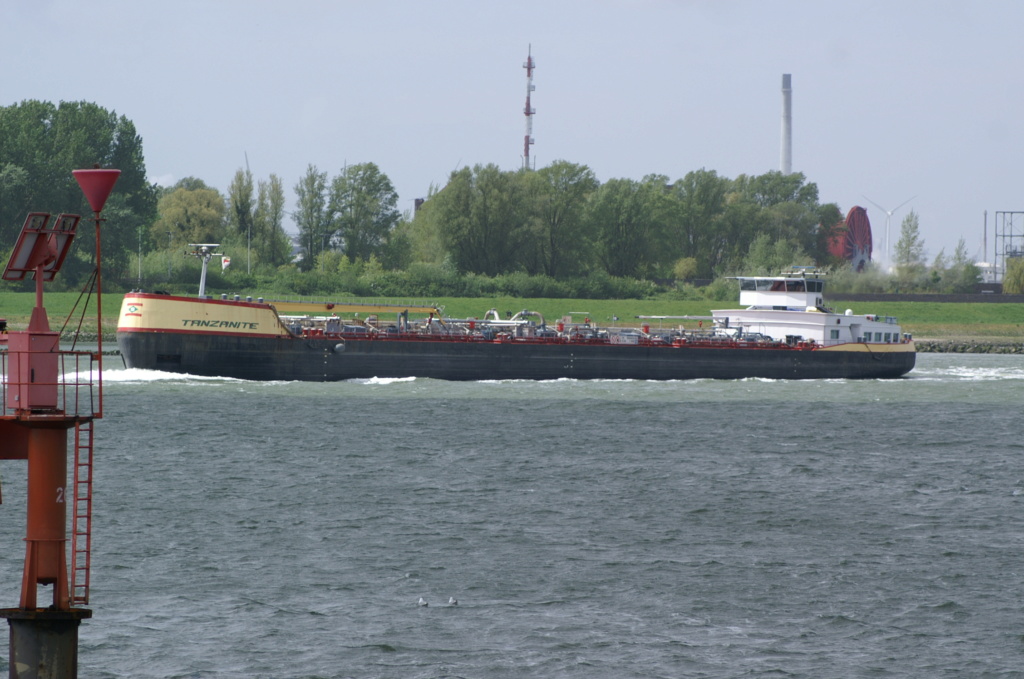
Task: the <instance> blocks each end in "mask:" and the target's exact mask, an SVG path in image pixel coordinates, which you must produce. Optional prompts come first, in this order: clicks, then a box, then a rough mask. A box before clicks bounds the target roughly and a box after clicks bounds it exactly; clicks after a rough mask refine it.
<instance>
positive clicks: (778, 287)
mask: <svg viewBox="0 0 1024 679" xmlns="http://www.w3.org/2000/svg"><path fill="white" fill-rule="evenodd" d="M769 282H770V283H771V284H772V287H771V291H772V292H785V291H786V281H769Z"/></svg>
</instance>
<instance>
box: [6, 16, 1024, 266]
mask: <svg viewBox="0 0 1024 679" xmlns="http://www.w3.org/2000/svg"><path fill="white" fill-rule="evenodd" d="M1022 28H1024V2H1019V1H1017V0H1005V1H990V2H967V1H965V0H959V1H957V2H950V1H943V0H912V1H900V0H877V1H875V0H867V1H856V0H845V1H842V2H839V1H835V2H833V1H826V0H788V1H787V0H778V1H768V0H750V1H729V0H706V1H697V0H632V1H627V0H619V1H612V0H576V1H565V2H560V1H559V0H544V1H543V2H537V1H535V0H516V1H515V2H490V1H487V0H465V1H461V0H437V1H433V2H428V1H426V0H407V1H399V0H395V1H389V0H378V1H367V0H360V1H358V2H356V1H349V0H335V1H326V0H324V1H312V0H289V2H281V1H280V0H272V1H271V0H244V1H243V0H237V1H228V0H221V1H218V0H199V1H195V0H146V1H138V0H89V1H88V2H83V1H79V0H33V1H32V2H27V1H26V2H23V1H21V0H0V105H5V106H6V105H10V104H14V103H17V102H20V101H23V100H26V99H40V100H48V101H53V102H59V101H77V100H86V101H91V102H95V103H97V104H99V105H100V106H103V107H105V108H107V109H108V110H113V111H116V112H117V113H118V114H119V115H124V116H126V117H128V118H129V119H130V120H132V121H133V122H134V123H135V125H136V128H137V130H138V133H139V134H140V135H141V137H142V140H143V148H144V150H145V160H146V168H147V170H148V172H149V176H150V179H151V180H152V181H155V182H159V183H160V184H162V185H168V184H173V183H174V182H175V181H177V180H179V179H181V178H183V177H188V176H194V177H198V178H200V179H202V180H203V181H205V182H206V183H207V184H210V185H212V186H214V187H216V188H218V189H220V190H221V191H223V192H226V190H227V188H228V185H229V184H230V182H231V179H232V177H233V176H234V173H235V171H236V170H238V169H239V168H243V167H244V166H245V163H246V157H248V163H249V167H250V169H251V170H252V173H253V175H254V176H255V177H256V178H257V179H266V178H267V177H268V176H269V175H270V174H272V173H273V174H276V175H278V176H279V177H281V179H282V180H283V182H284V185H285V187H286V189H287V193H288V198H289V202H291V201H292V200H293V199H294V192H293V190H292V189H293V187H294V186H295V184H296V183H297V182H298V180H299V179H300V178H301V177H302V175H303V174H304V173H305V170H306V167H307V166H308V165H309V164H313V165H316V166H317V167H318V168H319V169H320V170H322V171H327V172H328V173H329V175H330V176H331V177H333V176H335V175H336V174H337V173H338V172H339V171H340V170H341V168H342V167H343V166H344V165H345V164H346V163H348V164H353V163H360V162H374V163H376V164H377V165H378V166H379V167H380V168H381V170H382V171H383V172H384V173H386V174H387V175H388V176H389V177H390V178H391V180H392V182H393V183H394V185H395V188H396V190H397V191H398V193H399V196H400V208H401V209H402V210H403V211H405V210H409V209H411V207H412V205H413V200H414V199H415V198H418V197H425V196H426V195H427V192H428V190H429V188H430V187H431V185H434V186H437V187H440V186H443V184H444V182H445V181H446V179H447V177H448V175H449V173H450V172H451V171H452V170H454V169H456V168H459V167H462V166H467V165H468V166H472V165H475V164H478V163H480V164H486V163H495V164H497V165H498V166H499V167H501V168H502V169H506V170H513V169H516V168H518V167H520V166H521V164H522V159H521V156H522V147H523V135H524V125H525V119H524V115H523V106H524V103H525V95H526V74H525V70H524V69H523V68H522V65H523V62H524V61H525V59H526V55H527V48H528V47H529V46H530V45H532V51H533V56H534V59H535V61H536V64H537V69H536V72H535V74H534V84H535V86H536V91H535V92H534V93H533V101H532V103H533V107H534V108H535V109H536V115H535V116H534V124H533V133H534V138H535V139H536V143H535V145H534V146H533V149H532V155H533V156H534V158H535V159H536V163H537V167H543V166H545V165H547V164H550V163H551V162H553V161H555V160H568V161H571V162H574V163H580V164H585V165H588V166H589V167H590V168H591V169H593V171H594V172H595V173H596V174H597V177H598V179H599V180H601V181H602V182H603V181H607V180H608V179H612V178H617V177H625V178H631V179H640V178H642V177H643V176H644V175H646V174H650V173H657V174H664V175H667V176H668V177H669V178H670V179H672V180H675V179H678V178H681V177H683V176H684V175H685V174H686V173H687V172H690V171H692V170H696V169H700V168H706V169H709V170H715V171H716V172H718V173H719V174H720V175H723V176H726V177H729V178H734V177H736V176H737V175H739V174H761V173H764V172H767V171H769V170H778V169H780V136H781V135H780V130H781V117H782V95H781V80H782V74H783V73H790V74H792V81H793V169H794V171H798V172H803V173H804V175H806V177H807V179H808V181H812V182H815V183H817V185H818V188H819V191H820V200H821V201H822V202H835V203H837V204H838V205H839V207H840V209H841V210H842V211H843V213H844V214H845V213H846V212H847V211H848V210H849V209H850V208H851V207H853V206H854V205H863V206H864V207H866V208H867V209H868V215H869V217H870V219H871V222H872V225H873V229H874V233H875V242H876V259H877V258H878V257H877V255H878V254H879V253H878V249H879V248H880V246H881V239H882V238H883V237H884V232H885V225H886V215H885V213H884V212H883V211H882V210H880V209H879V208H878V207H876V206H875V205H872V204H871V203H870V202H869V201H868V200H866V198H865V197H867V198H868V199H870V200H871V201H874V202H875V203H877V204H878V205H880V206H882V207H884V208H886V209H892V208H895V207H896V206H898V205H900V204H901V203H904V201H907V200H908V199H911V198H912V199H913V200H910V202H909V203H907V204H906V205H904V206H903V207H902V208H900V209H899V210H898V211H897V212H896V213H895V214H894V215H893V217H892V221H891V231H892V241H893V242H895V241H896V239H897V237H898V233H899V225H900V222H901V221H902V219H903V217H905V216H906V214H907V211H908V210H910V209H914V210H915V211H916V212H917V213H918V215H919V217H920V224H921V233H922V236H923V237H924V239H925V245H926V249H927V251H928V257H929V259H931V258H933V257H934V256H935V255H936V254H938V252H939V250H941V249H945V252H946V254H947V255H949V254H951V253H952V251H953V249H954V248H955V247H956V243H957V241H958V240H959V239H960V238H964V240H965V242H966V243H967V245H968V248H969V250H970V251H971V254H972V256H974V257H976V258H979V259H991V257H992V255H991V253H992V251H993V247H994V240H995V239H994V236H993V233H994V225H995V212H996V211H1016V210H1020V211H1024V192H1022V191H1021V189H1022V182H1021V178H1022V173H1024V106H1022V103H1024V50H1022V49H1021V39H1020V35H1021V30H1022ZM985 210H987V211H988V250H987V252H986V253H983V252H982V240H983V227H984V211H985ZM289 227H290V225H289Z"/></svg>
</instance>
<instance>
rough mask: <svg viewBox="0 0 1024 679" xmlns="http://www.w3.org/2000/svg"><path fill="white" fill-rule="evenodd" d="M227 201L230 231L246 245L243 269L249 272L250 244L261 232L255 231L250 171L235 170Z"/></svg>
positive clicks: (250, 263)
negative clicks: (229, 207)
mask: <svg viewBox="0 0 1024 679" xmlns="http://www.w3.org/2000/svg"><path fill="white" fill-rule="evenodd" d="M228 203H229V204H230V206H231V209H230V210H229V211H228V223H229V224H230V226H231V231H232V232H233V233H234V234H236V235H238V236H240V237H241V238H242V241H243V242H244V243H245V247H246V263H245V270H246V273H249V272H250V271H251V270H252V262H251V257H252V253H251V250H252V244H253V241H254V240H255V241H257V242H259V240H260V237H261V234H260V233H259V232H257V231H255V229H254V226H255V219H254V212H255V202H254V199H253V181H252V172H250V171H249V170H242V169H239V170H238V171H237V172H235V176H234V178H233V179H232V180H231V185H230V186H229V187H228Z"/></svg>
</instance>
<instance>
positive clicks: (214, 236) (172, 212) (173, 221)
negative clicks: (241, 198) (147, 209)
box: [149, 177, 227, 252]
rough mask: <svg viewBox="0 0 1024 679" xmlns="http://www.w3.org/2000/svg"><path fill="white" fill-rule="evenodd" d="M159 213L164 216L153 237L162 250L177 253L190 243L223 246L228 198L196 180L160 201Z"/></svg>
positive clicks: (184, 181)
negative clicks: (218, 244) (226, 199)
mask: <svg viewBox="0 0 1024 679" xmlns="http://www.w3.org/2000/svg"><path fill="white" fill-rule="evenodd" d="M157 210H158V212H159V215H160V216H159V218H158V219H157V220H156V221H155V222H153V225H152V226H151V227H150V230H149V237H150V240H151V241H152V242H153V243H154V244H156V245H157V248H158V249H166V250H168V251H169V252H174V251H179V250H184V249H185V247H186V246H187V245H188V244H189V243H221V242H223V241H224V240H225V236H226V235H227V232H226V219H227V205H226V203H225V201H224V197H223V196H222V195H221V194H220V192H219V191H217V189H214V188H211V187H209V186H207V185H206V184H205V183H203V181H202V180H200V179H196V178H195V177H186V178H185V179H182V180H180V181H179V182H178V183H177V184H175V185H174V187H173V188H172V189H171V190H170V191H168V192H167V193H165V194H164V195H163V196H162V197H161V198H160V202H159V204H158V208H157Z"/></svg>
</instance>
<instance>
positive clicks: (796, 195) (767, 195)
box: [736, 170, 818, 208]
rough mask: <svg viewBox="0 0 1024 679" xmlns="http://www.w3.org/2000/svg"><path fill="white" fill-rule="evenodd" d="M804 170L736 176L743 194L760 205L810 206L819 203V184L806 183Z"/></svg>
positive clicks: (738, 186) (774, 171) (812, 206)
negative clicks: (791, 172)
mask: <svg viewBox="0 0 1024 679" xmlns="http://www.w3.org/2000/svg"><path fill="white" fill-rule="evenodd" d="M806 181H807V178H806V177H805V176H804V175H803V173H802V172H794V173H793V174H783V173H782V172H779V171H777V170H773V171H771V172H767V173H765V174H763V175H760V176H757V177H748V176H746V175H740V176H739V177H737V178H736V185H737V189H738V190H739V192H740V193H741V195H742V196H743V197H744V198H745V199H746V200H750V201H752V202H753V203H755V204H756V205H759V206H760V207H771V206H773V205H778V204H780V203H798V204H800V205H803V206H805V207H808V208H814V207H816V206H817V204H818V185H817V184H813V183H812V184H806V183H804V182H806Z"/></svg>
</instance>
